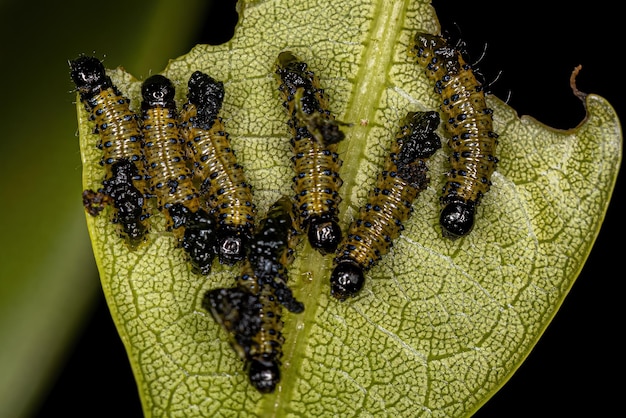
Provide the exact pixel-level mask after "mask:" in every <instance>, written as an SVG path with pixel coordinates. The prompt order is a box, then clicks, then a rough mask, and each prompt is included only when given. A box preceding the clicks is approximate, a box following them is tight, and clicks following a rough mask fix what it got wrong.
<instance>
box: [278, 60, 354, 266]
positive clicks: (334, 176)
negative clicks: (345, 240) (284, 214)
mask: <svg viewBox="0 0 626 418" xmlns="http://www.w3.org/2000/svg"><path fill="white" fill-rule="evenodd" d="M277 64H278V65H277V70H276V74H277V76H278V79H279V82H280V87H279V91H280V92H281V93H282V95H283V98H284V99H285V101H284V102H283V104H284V106H285V108H286V109H287V113H288V115H289V117H290V120H289V122H288V124H289V126H290V128H291V130H292V135H293V137H292V139H291V147H292V149H293V153H294V156H293V157H292V163H293V167H294V171H295V176H294V178H293V190H294V192H295V198H294V200H295V206H296V215H297V218H298V224H299V228H300V229H301V230H302V231H307V235H308V239H309V243H310V244H311V246H312V247H313V248H315V249H317V250H318V251H320V253H322V254H328V253H331V252H334V251H335V249H336V248H337V245H338V244H339V242H340V241H341V228H340V227H339V224H338V214H339V208H338V205H339V202H340V201H341V198H340V196H339V187H341V184H342V180H341V178H340V177H339V168H340V167H341V160H340V159H339V156H338V154H337V142H339V141H340V140H342V139H343V138H344V134H343V132H341V130H339V129H338V123H337V122H336V121H335V120H334V118H333V117H332V115H331V114H330V112H329V111H328V103H327V99H326V97H325V95H324V91H323V90H322V89H321V88H320V85H319V80H318V79H317V77H316V76H315V74H314V73H313V72H312V71H309V70H308V69H307V64H306V63H304V62H302V61H300V60H299V59H298V58H297V57H296V56H295V55H293V54H292V53H291V52H289V51H283V52H281V53H280V54H279V56H278V60H277ZM320 139H321V140H320Z"/></svg>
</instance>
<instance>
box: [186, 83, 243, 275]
mask: <svg viewBox="0 0 626 418" xmlns="http://www.w3.org/2000/svg"><path fill="white" fill-rule="evenodd" d="M188 87H189V91H188V94H187V98H188V102H187V103H186V104H185V105H184V106H183V111H182V112H181V120H182V123H181V131H182V133H183V136H184V138H185V141H186V142H187V145H188V146H189V147H190V149H191V154H192V157H191V158H192V159H193V170H194V175H195V177H196V178H197V179H199V181H200V182H201V184H200V187H199V190H200V194H201V195H202V196H206V198H207V201H208V204H209V211H210V213H211V214H212V215H213V216H214V217H215V219H216V220H217V223H218V225H217V228H218V229H217V235H218V251H219V258H220V262H221V263H225V264H231V265H232V264H234V263H235V262H237V261H240V260H242V259H243V258H244V257H245V253H246V247H247V245H248V241H249V240H250V238H251V236H252V233H253V230H254V215H255V206H254V204H253V203H252V187H251V186H250V184H249V183H248V182H247V180H246V176H245V173H244V170H243V167H242V166H241V165H240V164H238V162H237V158H236V156H235V152H234V151H233V149H232V148H231V144H230V139H229V136H228V133H227V132H226V130H225V128H224V122H223V121H222V118H221V117H220V116H219V111H220V109H221V107H222V102H223V99H224V84H223V83H222V82H221V81H219V82H218V81H216V80H214V79H213V78H212V77H210V76H208V75H207V74H204V73H202V72H200V71H196V72H194V73H193V74H192V75H191V77H190V78H189V82H188Z"/></svg>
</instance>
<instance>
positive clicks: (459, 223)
mask: <svg viewBox="0 0 626 418" xmlns="http://www.w3.org/2000/svg"><path fill="white" fill-rule="evenodd" d="M474 210H475V205H474V204H472V203H465V202H452V203H449V204H447V205H446V206H445V207H444V208H443V209H442V211H441V215H440V216H439V224H440V225H441V232H442V235H443V236H444V237H445V238H450V239H457V238H459V237H462V236H464V235H467V234H469V232H470V231H471V230H472V228H473V227H474Z"/></svg>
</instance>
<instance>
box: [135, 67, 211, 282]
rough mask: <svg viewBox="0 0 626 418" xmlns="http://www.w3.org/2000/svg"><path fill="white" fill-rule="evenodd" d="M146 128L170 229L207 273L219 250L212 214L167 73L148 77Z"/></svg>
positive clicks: (154, 183)
mask: <svg viewBox="0 0 626 418" xmlns="http://www.w3.org/2000/svg"><path fill="white" fill-rule="evenodd" d="M141 93H142V98H143V101H142V103H141V108H142V129H143V136H144V141H145V156H146V160H147V162H148V173H149V175H150V181H151V187H150V190H151V191H152V193H153V194H154V195H155V196H156V198H157V201H158V207H159V210H161V211H163V212H164V214H165V216H166V217H167V220H168V229H171V230H173V231H174V234H175V235H176V237H177V238H178V240H179V241H180V242H181V244H182V246H183V248H185V250H186V251H187V253H188V254H189V256H190V258H191V259H192V264H193V265H194V267H195V268H196V270H199V271H200V272H201V273H208V271H209V270H210V264H211V263H210V261H211V260H212V259H213V256H214V255H215V232H214V227H213V225H214V221H213V220H212V216H211V215H210V214H208V213H206V211H205V210H204V209H202V208H201V207H200V198H199V195H198V192H197V190H196V187H195V185H194V184H193V178H192V173H191V170H190V169H189V168H188V167H187V161H186V155H185V147H184V141H183V138H182V135H181V133H180V130H179V127H178V120H177V117H178V114H177V111H176V103H175V101H174V94H175V90H174V86H173V84H172V82H171V81H170V80H169V79H167V78H166V77H164V76H162V75H158V74H157V75H153V76H151V77H149V78H147V79H146V80H145V81H144V83H143V85H142V88H141Z"/></svg>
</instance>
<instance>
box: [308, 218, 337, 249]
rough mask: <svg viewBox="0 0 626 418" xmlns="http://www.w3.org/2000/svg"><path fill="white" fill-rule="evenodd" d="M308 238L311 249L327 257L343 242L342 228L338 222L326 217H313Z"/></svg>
mask: <svg viewBox="0 0 626 418" xmlns="http://www.w3.org/2000/svg"><path fill="white" fill-rule="evenodd" d="M308 238H309V243H310V244H311V247H313V248H315V249H316V250H318V251H319V252H320V253H321V254H323V255H326V254H330V253H332V252H334V251H335V250H336V249H337V246H338V245H339V243H340V242H341V228H340V227H339V225H338V224H337V222H335V221H333V220H330V219H326V218H325V217H312V218H311V221H310V223H309V231H308Z"/></svg>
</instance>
